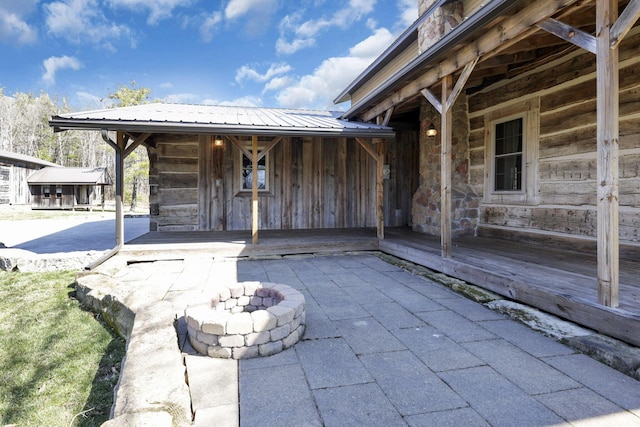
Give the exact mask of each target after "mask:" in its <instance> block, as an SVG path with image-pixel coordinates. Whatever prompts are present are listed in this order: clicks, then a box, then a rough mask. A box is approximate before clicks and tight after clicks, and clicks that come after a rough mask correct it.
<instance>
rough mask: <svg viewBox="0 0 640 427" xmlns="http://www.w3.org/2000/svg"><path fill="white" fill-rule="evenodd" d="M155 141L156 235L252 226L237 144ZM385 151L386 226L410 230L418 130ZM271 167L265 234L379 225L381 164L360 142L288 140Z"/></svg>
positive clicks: (262, 208) (264, 199)
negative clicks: (378, 174)
mask: <svg viewBox="0 0 640 427" xmlns="http://www.w3.org/2000/svg"><path fill="white" fill-rule="evenodd" d="M269 139H270V138H266V139H265V140H269ZM155 141H156V144H155V148H151V147H150V148H149V158H150V176H149V180H150V189H151V191H150V202H151V209H150V211H151V221H150V222H151V227H150V229H151V230H152V231H153V230H157V231H196V230H202V231H205V230H215V231H222V230H250V229H251V192H250V191H249V192H247V191H240V183H239V180H240V173H239V171H238V169H239V159H240V150H239V149H238V148H237V147H236V146H235V145H234V144H232V143H231V142H230V141H229V140H226V141H225V144H224V147H215V146H213V144H212V143H211V137H210V136H202V137H198V136H197V135H186V136H172V135H156V137H155ZM261 141H262V138H261ZM385 147H386V150H385V151H386V155H385V159H386V163H387V164H389V166H390V174H389V179H388V180H385V223H386V225H389V226H400V225H407V224H408V223H409V221H410V210H411V195H412V194H413V191H414V190H415V187H416V186H417V182H416V181H417V180H416V177H417V175H418V172H417V167H418V165H417V162H416V161H415V159H416V158H417V154H416V153H417V147H418V145H417V135H416V132H415V131H414V132H410V131H407V132H399V133H398V138H397V139H394V140H390V141H387V142H386V145H385ZM267 163H268V165H269V173H268V174H269V181H270V182H269V189H268V191H267V192H265V193H260V196H259V228H260V229H263V230H266V229H307V228H353V227H375V226H376V163H375V161H374V160H373V159H372V158H371V157H370V156H369V155H368V154H367V152H366V151H365V150H364V149H362V147H361V146H360V145H359V144H357V143H356V141H354V140H352V139H347V138H315V137H314V138H312V137H304V138H301V137H294V138H290V137H286V138H283V139H282V141H280V142H279V143H278V144H277V145H276V146H275V147H274V148H272V149H271V150H270V151H269V153H268V156H267Z"/></svg>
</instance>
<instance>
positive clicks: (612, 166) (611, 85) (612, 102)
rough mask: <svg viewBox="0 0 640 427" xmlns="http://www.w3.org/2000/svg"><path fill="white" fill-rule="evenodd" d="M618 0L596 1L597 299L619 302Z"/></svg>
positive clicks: (614, 305) (616, 304) (607, 303)
mask: <svg viewBox="0 0 640 427" xmlns="http://www.w3.org/2000/svg"><path fill="white" fill-rule="evenodd" d="M617 16H618V0H598V1H597V2H596V50H597V65H596V68H597V93H598V101H597V150H598V152H597V173H598V191H597V193H598V201H597V204H598V217H597V222H598V225H597V230H598V231H597V234H598V302H599V303H600V304H602V305H605V306H608V307H617V306H618V279H619V277H618V276H619V271H618V262H619V260H618V254H619V248H618V137H619V128H618V126H619V123H618V120H619V118H618V113H619V82H618V47H617V45H615V46H613V47H611V46H612V43H611V42H612V40H611V27H612V25H613V23H615V22H616V18H617Z"/></svg>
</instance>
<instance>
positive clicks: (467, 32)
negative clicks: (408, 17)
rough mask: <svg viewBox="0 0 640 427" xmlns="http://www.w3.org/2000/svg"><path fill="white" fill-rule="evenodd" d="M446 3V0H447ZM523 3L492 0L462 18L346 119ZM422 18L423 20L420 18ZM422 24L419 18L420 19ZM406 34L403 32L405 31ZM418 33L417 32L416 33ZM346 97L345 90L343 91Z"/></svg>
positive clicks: (356, 84)
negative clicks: (463, 19) (458, 23)
mask: <svg viewBox="0 0 640 427" xmlns="http://www.w3.org/2000/svg"><path fill="white" fill-rule="evenodd" d="M444 3H446V2H444ZM518 3H520V1H519V0H493V1H490V2H487V4H485V5H483V6H482V7H481V8H480V9H479V10H478V11H477V12H475V13H474V14H473V15H471V16H470V17H469V18H468V19H467V20H465V21H463V22H462V23H461V24H460V25H458V26H457V27H455V28H454V29H452V30H451V31H450V32H449V33H447V34H446V35H445V36H444V37H443V38H441V39H440V40H438V41H437V42H436V43H435V44H434V45H433V46H431V47H430V48H429V49H427V50H426V51H424V52H423V53H422V54H420V55H419V56H418V57H416V58H415V59H414V60H413V61H411V62H410V63H409V64H407V65H406V66H405V67H403V68H402V69H401V70H399V71H398V72H396V73H395V74H393V75H392V76H391V77H389V78H388V79H387V80H386V81H384V82H383V83H382V84H380V85H379V86H378V87H376V89H375V90H373V91H372V92H371V93H369V94H368V95H366V96H365V97H363V98H362V99H361V100H359V101H358V102H357V103H356V104H354V105H352V106H351V108H349V110H347V111H346V112H344V113H343V114H342V116H341V118H343V119H347V120H348V119H351V118H354V117H356V116H357V115H358V114H360V113H362V112H363V111H364V110H366V109H367V107H369V106H370V105H372V104H375V103H376V102H377V101H378V100H380V99H381V98H383V97H384V96H386V95H388V94H389V93H390V92H393V90H394V89H395V88H396V87H399V86H401V85H402V84H403V83H404V82H406V81H407V80H411V79H412V78H413V77H415V76H418V75H420V74H421V73H423V72H424V70H425V68H429V67H430V66H436V65H437V63H438V60H440V59H441V58H443V57H444V56H445V55H446V54H447V53H448V52H449V51H450V50H451V49H453V48H454V47H455V46H457V45H459V44H460V43H463V42H464V41H465V40H467V39H468V38H470V37H472V36H473V35H474V34H476V33H477V32H479V31H480V30H482V28H483V26H485V25H486V24H487V23H489V22H491V21H493V20H494V19H495V18H497V17H499V16H500V15H501V14H503V13H504V12H505V11H507V10H508V9H510V8H512V7H514V6H516V5H517V4H518ZM432 12H433V9H429V10H428V11H427V13H425V14H424V15H423V16H426V15H427V14H431V13H432ZM419 21H421V20H419ZM417 23H418V24H419V23H420V22H418V21H417ZM417 27H418V25H416V24H414V25H412V26H411V27H410V28H411V30H412V32H413V33H416V32H417V31H418V30H417ZM403 34H404V33H403ZM415 37H417V34H416V35H415ZM397 51H398V49H395V50H393V49H387V51H385V52H384V53H383V56H384V55H387V56H392V55H395V54H396V53H397ZM391 59H392V58H384V59H382V58H378V59H377V60H376V62H380V61H386V62H388V61H390V60H391ZM431 64H433V65H431ZM370 77H371V73H369V74H366V73H363V74H362V75H361V76H360V77H358V79H356V81H354V82H353V83H351V85H350V86H349V88H357V87H359V86H361V85H362V84H363V83H364V80H366V79H368V78H370ZM343 97H344V94H343Z"/></svg>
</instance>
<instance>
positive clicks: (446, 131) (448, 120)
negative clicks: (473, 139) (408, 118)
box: [440, 74, 453, 258]
mask: <svg viewBox="0 0 640 427" xmlns="http://www.w3.org/2000/svg"><path fill="white" fill-rule="evenodd" d="M452 87H453V77H452V76H451V74H449V75H447V76H445V77H443V78H442V103H441V105H442V106H443V107H444V108H443V111H442V123H441V125H442V136H441V138H440V246H441V249H442V257H443V258H451V139H452V138H453V132H452V123H453V113H452V110H453V108H451V107H449V108H447V107H446V106H447V101H448V98H449V94H450V93H451V90H452Z"/></svg>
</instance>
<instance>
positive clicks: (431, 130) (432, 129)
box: [427, 122, 438, 138]
mask: <svg viewBox="0 0 640 427" xmlns="http://www.w3.org/2000/svg"><path fill="white" fill-rule="evenodd" d="M437 134H438V131H437V130H436V127H435V126H434V125H433V122H431V123H429V127H428V128H427V136H428V137H429V138H433V137H434V136H436V135H437Z"/></svg>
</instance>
